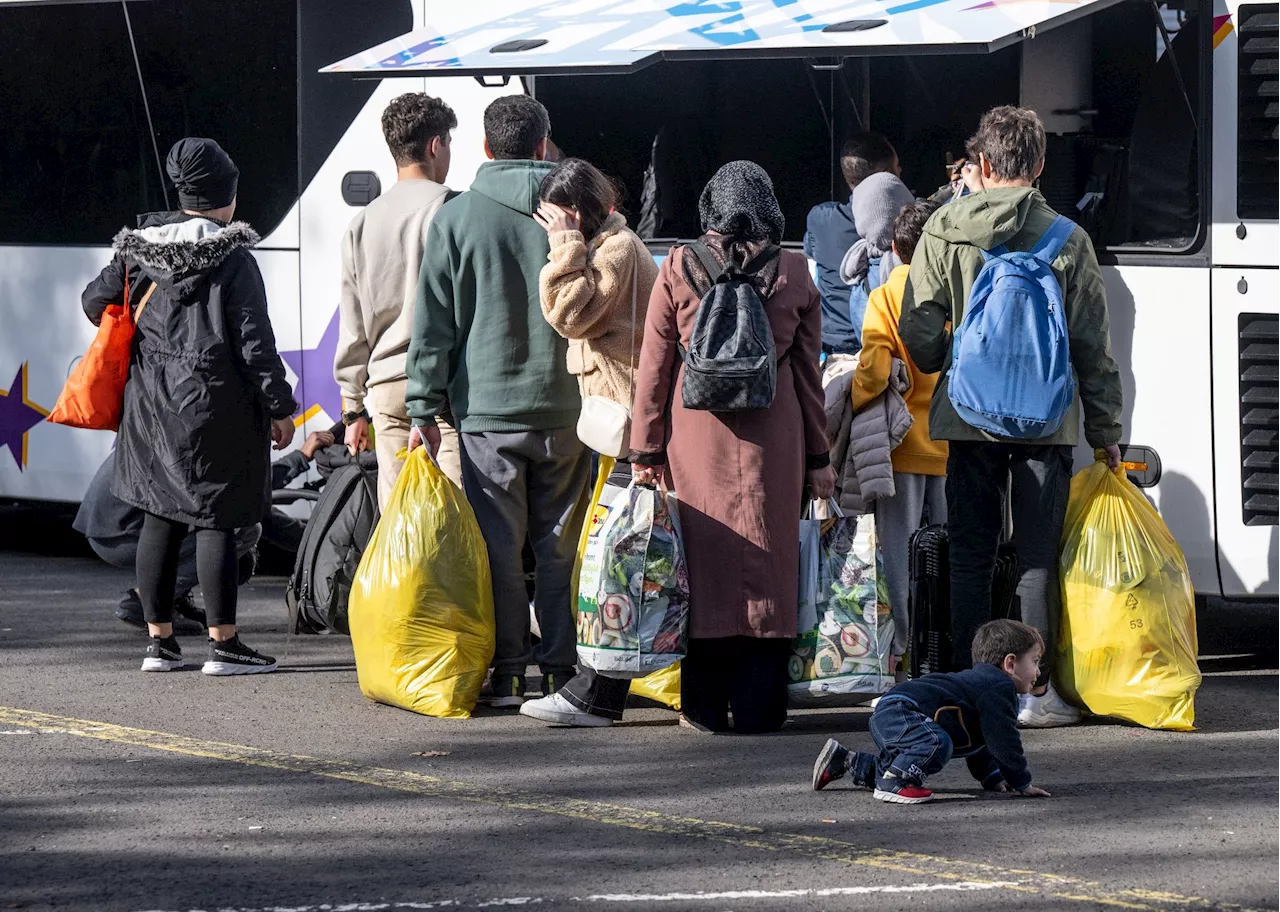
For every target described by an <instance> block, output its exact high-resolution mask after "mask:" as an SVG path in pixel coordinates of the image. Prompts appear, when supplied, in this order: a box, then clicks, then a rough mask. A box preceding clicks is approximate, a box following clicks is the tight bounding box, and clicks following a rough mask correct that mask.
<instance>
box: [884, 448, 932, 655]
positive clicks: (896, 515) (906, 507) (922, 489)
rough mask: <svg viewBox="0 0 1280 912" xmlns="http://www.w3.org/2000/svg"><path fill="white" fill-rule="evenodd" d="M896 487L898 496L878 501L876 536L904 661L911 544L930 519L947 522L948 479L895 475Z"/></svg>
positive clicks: (908, 634)
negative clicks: (881, 554) (913, 533)
mask: <svg viewBox="0 0 1280 912" xmlns="http://www.w3.org/2000/svg"><path fill="white" fill-rule="evenodd" d="M893 485H894V490H895V491H896V492H897V493H895V494H894V495H893V496H892V497H887V498H882V499H880V500H877V501H876V535H878V536H879V538H880V550H881V552H882V553H883V555H884V578H885V582H886V583H888V584H889V605H890V607H891V608H892V609H893V654H894V655H895V656H898V657H899V658H901V657H902V655H903V654H904V653H905V652H906V651H907V647H908V646H909V645H910V643H911V626H910V615H909V614H908V613H907V597H908V593H909V591H910V587H911V562H910V560H909V558H908V556H907V544H908V543H909V542H910V540H911V533H912V532H914V531H916V529H919V528H920V526H921V525H923V524H924V523H925V521H926V516H927V518H928V522H929V523H940V524H945V523H946V521H947V478H946V476H945V475H915V474H911V473H907V472H894V473H893Z"/></svg>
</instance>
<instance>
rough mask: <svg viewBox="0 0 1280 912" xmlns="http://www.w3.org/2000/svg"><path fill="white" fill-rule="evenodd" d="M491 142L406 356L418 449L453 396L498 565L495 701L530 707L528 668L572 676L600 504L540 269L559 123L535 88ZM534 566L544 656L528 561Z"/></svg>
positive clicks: (422, 283)
mask: <svg viewBox="0 0 1280 912" xmlns="http://www.w3.org/2000/svg"><path fill="white" fill-rule="evenodd" d="M484 132H485V140H484V150H485V154H486V155H487V156H488V158H489V159H490V161H487V162H485V163H484V164H483V165H481V166H480V170H479V172H478V173H477V174H476V179H475V182H474V183H472V185H471V189H470V190H469V191H468V192H466V193H463V194H461V195H459V196H458V197H456V198H455V199H453V200H451V201H449V202H448V203H446V204H445V205H444V206H443V207H442V208H441V209H440V211H439V212H438V213H437V214H436V216H435V218H434V219H433V220H432V222H431V229H430V231H429V233H428V235H427V244H426V252H425V254H424V255H423V259H422V271H421V273H420V276H419V280H418V295H417V299H416V302H415V310H414V325H413V334H412V336H411V338H410V341H409V356H408V362H407V365H406V374H407V384H406V393H405V404H406V406H407V409H408V412H409V417H410V419H411V420H412V421H413V425H414V430H413V431H412V432H411V433H410V437H409V448H410V449H416V448H417V447H418V446H421V445H422V444H423V443H425V444H426V445H427V446H428V448H429V449H430V450H431V452H432V453H433V454H434V453H435V451H436V450H437V448H438V447H439V445H440V432H439V430H438V429H437V427H436V424H435V419H436V417H437V416H438V415H440V414H441V413H442V412H443V411H444V410H445V408H446V403H447V407H448V408H449V409H450V410H451V412H452V414H453V418H454V420H455V421H456V422H457V427H458V430H459V432H460V437H461V444H462V445H461V457H462V487H463V490H464V491H465V492H466V495H467V500H468V501H469V502H470V504H471V506H472V508H473V509H474V510H475V514H476V519H477V520H478V521H479V523H480V529H481V531H482V532H483V534H484V540H485V545H486V546H487V548H488V552H489V565H490V569H491V570H492V573H493V601H494V613H495V617H496V621H497V644H496V649H495V652H494V657H493V677H492V690H493V697H492V700H491V704H492V705H493V706H496V707H502V708H517V707H519V706H520V705H521V704H522V703H523V702H524V693H525V669H526V668H527V667H528V665H529V663H530V661H535V662H536V663H537V664H538V665H539V666H540V667H541V670H542V676H543V681H542V689H543V691H544V695H549V694H551V693H554V692H555V691H556V690H557V689H559V687H560V686H561V685H562V684H564V683H565V682H566V681H568V679H569V678H570V677H572V675H573V672H574V666H575V665H576V663H577V638H576V636H575V632H574V626H573V611H572V608H571V606H570V604H569V593H570V583H571V581H572V576H573V564H574V556H575V551H576V548H577V542H578V531H579V529H580V528H581V526H582V521H583V519H584V517H585V513H586V508H587V506H588V503H587V500H588V499H587V498H586V497H585V496H584V494H585V492H586V489H587V486H588V484H589V482H590V473H591V454H590V451H588V450H587V448H586V447H585V446H583V444H582V443H581V442H580V441H579V440H578V435H577V430H576V426H577V421H578V412H579V410H580V409H581V400H580V398H579V394H578V384H577V381H576V380H575V379H574V377H573V375H571V374H570V373H569V371H568V368H567V366H566V358H567V349H568V343H567V342H566V341H565V340H564V339H563V338H561V336H560V335H559V334H557V333H556V331H555V330H554V329H552V328H551V326H550V325H549V324H548V323H547V321H546V320H545V319H544V318H543V316H542V304H541V302H540V299H539V292H538V277H539V274H540V272H541V271H542V267H543V266H544V265H546V262H547V253H548V251H549V249H550V248H549V246H548V241H547V232H546V231H545V230H544V229H543V227H542V226H541V225H539V224H538V222H536V221H535V220H534V218H533V213H534V212H536V211H537V209H538V188H539V186H540V185H541V183H542V179H543V178H544V177H546V175H547V174H548V172H550V171H551V170H552V169H553V168H554V167H555V166H554V165H553V164H552V163H550V162H547V161H546V160H545V159H546V156H547V144H548V134H549V133H550V132H551V122H550V118H549V117H548V116H547V111H546V108H544V107H543V106H542V105H541V104H539V103H538V102H537V101H535V100H534V99H533V98H530V97H529V96H527V95H511V96H506V97H503V98H499V99H497V100H496V101H494V102H493V103H492V104H490V105H489V107H488V108H487V109H486V110H485V113H484ZM526 540H527V541H529V542H530V544H531V545H532V547H533V551H534V555H535V558H536V562H537V568H536V573H535V594H534V611H535V613H536V614H537V617H538V625H539V627H540V628H541V634H542V638H541V642H540V643H539V645H538V648H537V651H536V652H535V651H534V650H533V648H532V644H531V638H530V621H529V602H528V595H527V592H526V589H525V580H524V572H523V565H522V560H521V555H522V550H523V547H524V544H525V541H526Z"/></svg>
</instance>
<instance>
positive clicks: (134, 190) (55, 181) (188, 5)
mask: <svg viewBox="0 0 1280 912" xmlns="http://www.w3.org/2000/svg"><path fill="white" fill-rule="evenodd" d="M129 11H130V15H131V16H132V18H133V26H134V36H135V38H136V40H137V44H138V53H139V58H140V60H141V64H142V74H143V77H144V79H145V83H146V88H147V94H148V98H149V101H150V104H151V113H152V116H153V120H154V124H155V130H156V141H157V143H158V145H159V147H160V155H161V157H162V158H163V156H164V155H165V154H166V153H167V152H168V149H169V146H171V145H172V144H173V143H174V142H176V141H177V140H178V139H181V138H182V137H183V136H192V135H194V136H208V137H211V138H213V139H216V140H217V141H218V142H219V143H221V144H222V146H223V147H224V148H225V149H226V150H227V152H228V153H229V154H230V155H231V157H232V158H233V159H235V161H236V164H237V165H238V166H239V168H240V172H241V177H240V204H239V209H238V211H237V218H243V219H244V220H246V221H248V222H250V223H251V224H252V225H253V226H254V227H255V228H257V229H258V231H260V232H261V233H262V234H264V235H265V234H267V233H268V232H270V231H271V230H272V229H273V228H274V227H275V226H276V225H277V224H279V222H280V220H281V219H282V218H283V217H284V215H285V214H286V213H287V212H288V210H289V208H290V206H291V205H292V204H293V201H294V200H295V199H296V198H297V192H298V168H297V65H296V54H297V51H296V41H297V30H296V6H295V4H294V3H293V2H290V0H216V2H215V0H197V2H183V3H137V4H130V5H129ZM0 122H2V123H4V125H5V126H4V134H5V135H4V141H3V142H2V143H0V188H2V189H0V242H3V243H16V244H24V243H25V244H103V243H106V242H107V241H109V240H110V239H111V236H112V235H113V234H114V233H115V232H116V231H117V230H119V228H120V227H121V226H122V225H125V224H128V223H130V222H131V221H132V217H133V215H134V213H136V212H142V211H147V210H153V209H162V208H164V207H165V198H164V186H163V185H162V183H161V176H160V173H159V169H158V167H157V163H156V157H155V154H154V152H153V150H152V144H151V137H150V136H149V135H148V130H147V118H146V113H145V111H144V108H143V104H142V93H141V91H140V90H139V87H138V79H137V74H136V72H135V69H134V62H133V57H132V53H131V51H130V46H129V34H128V31H127V30H126V27H125V19H124V12H123V10H122V9H121V7H120V6H119V5H117V4H70V5H57V6H42V7H20V8H17V9H6V10H0ZM170 196H171V197H172V196H173V194H172V190H171V189H170ZM171 204H172V205H175V206H176V204H177V201H176V198H172V199H171Z"/></svg>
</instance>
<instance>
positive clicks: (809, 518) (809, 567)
mask: <svg viewBox="0 0 1280 912" xmlns="http://www.w3.org/2000/svg"><path fill="white" fill-rule="evenodd" d="M821 545H822V520H820V519H815V518H814V516H813V503H812V501H811V502H810V503H809V509H808V510H806V511H805V515H804V517H803V518H802V519H801V520H800V591H799V593H798V604H799V618H800V620H799V623H798V624H797V628H796V629H798V630H812V629H813V628H814V627H817V626H818V566H819V564H820V562H821V558H820V554H821V550H822V547H821Z"/></svg>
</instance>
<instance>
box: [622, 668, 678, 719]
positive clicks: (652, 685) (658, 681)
mask: <svg viewBox="0 0 1280 912" xmlns="http://www.w3.org/2000/svg"><path fill="white" fill-rule="evenodd" d="M631 693H633V694H634V695H635V696H637V697H648V698H649V699H650V700H654V701H656V702H658V703H662V704H664V705H666V706H670V707H671V708H672V709H674V710H675V711H676V712H679V711H680V663H679V662H676V663H675V664H674V665H668V666H667V667H666V668H663V669H662V670H661V671H655V672H654V673H653V674H649V675H645V676H644V677H643V678H636V679H635V680H634V681H632V682H631Z"/></svg>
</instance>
